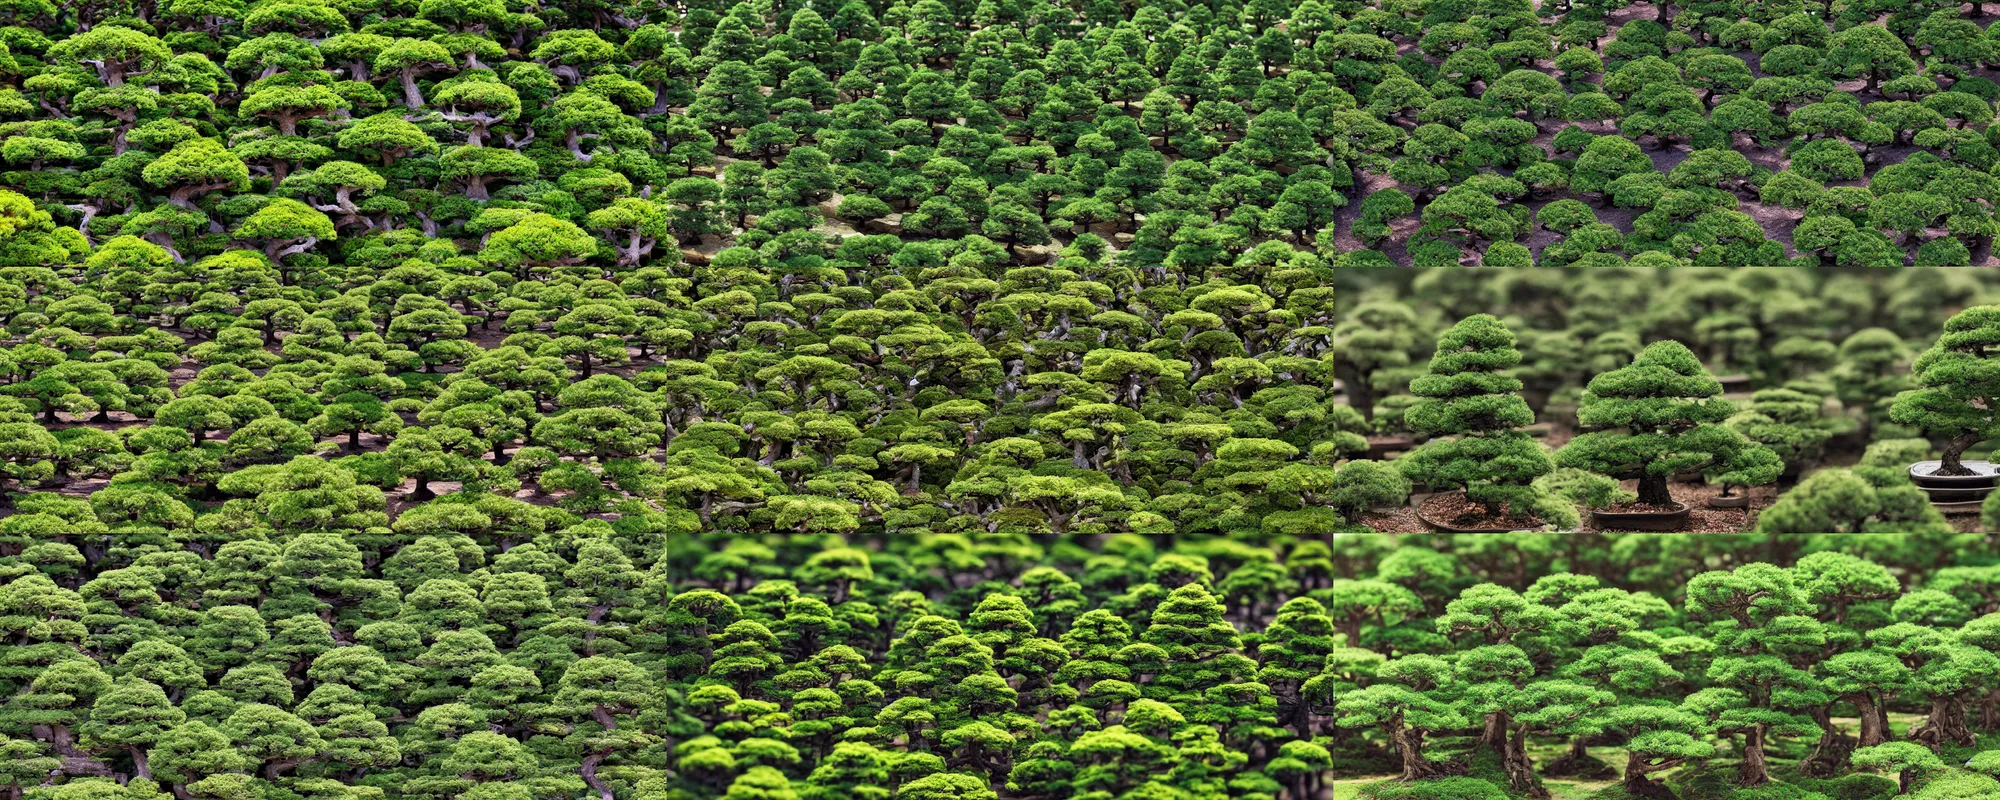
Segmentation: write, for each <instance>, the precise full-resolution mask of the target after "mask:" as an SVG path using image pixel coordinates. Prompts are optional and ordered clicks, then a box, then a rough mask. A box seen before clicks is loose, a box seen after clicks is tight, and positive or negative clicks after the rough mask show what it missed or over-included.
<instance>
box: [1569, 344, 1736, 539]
mask: <svg viewBox="0 0 2000 800" xmlns="http://www.w3.org/2000/svg"><path fill="white" fill-rule="evenodd" d="M1721 394H1722V384H1720V383H1718V382H1716V380H1715V377H1714V376H1712V375H1710V374H1708V370H1707V369H1704V368H1703V367H1702V365H1701V361H1700V360H1698V359H1696V358H1695V357H1694V353H1692V352H1689V351H1688V349H1687V346H1686V345H1683V344H1681V343H1680V342H1676V341H1671V340H1669V341H1664V342H1654V343H1652V344H1650V345H1647V346H1646V349H1645V350H1642V351H1640V352H1639V356H1638V358H1635V359H1633V360H1632V364H1631V365H1630V366H1626V367H1620V368H1618V369H1614V370H1612V371H1610V372H1606V373H1603V374H1600V375H1598V376H1597V377H1595V378H1592V379H1591V381H1590V385H1589V386H1588V387H1586V388H1585V390H1584V393H1583V402H1582V404H1581V405H1580V406H1579V407H1578V409H1577V422H1578V424H1580V425H1581V426H1583V427H1584V428H1587V429H1591V430H1590V431H1589V432H1587V433H1584V434H1581V435H1579V436H1577V437H1576V438H1575V439H1572V440H1570V443H1569V444H1567V445H1565V446H1564V447H1563V449H1562V451H1561V452H1559V453H1557V454H1556V465H1557V466H1562V467H1576V468H1578V469H1586V470H1590V471H1592V472H1596V473H1600V474H1604V475H1610V476H1613V477H1624V476H1635V477H1637V478H1638V479H1639V502H1641V503H1644V504H1646V505H1651V506H1671V505H1673V504H1674V498H1673V494H1672V492H1670V491H1669V490H1668V487H1667V480H1668V478H1670V477H1672V476H1673V475H1674V473H1677V472H1694V471H1708V470H1712V469H1714V468H1717V467H1726V466H1728V465H1732V464H1737V463H1740V462H1739V461H1738V459H1739V458H1740V457H1741V451H1742V450H1743V449H1745V448H1751V447H1761V446H1762V445H1759V444H1756V443H1754V442H1751V441H1750V440H1748V439H1745V438H1743V434H1740V433H1737V432H1736V431H1733V430H1730V429H1728V428H1726V427H1723V426H1722V425H1719V424H1717V423H1719V422H1721V421H1722V420H1725V419H1728V418H1729V416H1730V415H1731V414H1733V413H1735V410H1736V409H1735V406H1734V405H1733V404H1731V403H1730V402H1729V401H1727V400H1724V399H1722V398H1721V397H1720V396H1719V395H1721Z"/></svg>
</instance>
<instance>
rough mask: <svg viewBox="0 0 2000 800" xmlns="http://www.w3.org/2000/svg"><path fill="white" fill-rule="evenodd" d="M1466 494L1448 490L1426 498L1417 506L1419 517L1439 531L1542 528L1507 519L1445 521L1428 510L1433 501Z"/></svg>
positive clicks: (1504, 530) (1517, 530) (1465, 531)
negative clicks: (1468, 523)
mask: <svg viewBox="0 0 2000 800" xmlns="http://www.w3.org/2000/svg"><path fill="white" fill-rule="evenodd" d="M1464 496H1465V492H1462V491H1461V492H1446V493H1444V494H1438V495H1433V496H1431V497H1430V498H1428V499H1426V500H1424V501H1423V502H1421V503H1418V504H1417V507H1416V512H1417V519H1418V520H1419V521H1421V522H1423V523H1424V527H1426V528H1430V529H1431V530H1434V531H1437V532H1438V533H1516V532H1519V531H1533V530H1539V529H1540V528H1541V526H1540V525H1531V526H1526V527H1521V526H1518V525H1515V524H1510V523H1508V522H1505V521H1491V522H1487V523H1483V524H1473V525H1470V526H1468V525H1466V524H1461V523H1459V522H1458V521H1456V520H1453V521H1445V520H1442V519H1439V518H1438V517H1437V516H1436V515H1435V514H1433V513H1432V512H1430V511H1427V510H1426V509H1427V508H1428V507H1429V506H1431V504H1433V503H1436V502H1439V501H1449V500H1452V499H1455V498H1459V497H1464Z"/></svg>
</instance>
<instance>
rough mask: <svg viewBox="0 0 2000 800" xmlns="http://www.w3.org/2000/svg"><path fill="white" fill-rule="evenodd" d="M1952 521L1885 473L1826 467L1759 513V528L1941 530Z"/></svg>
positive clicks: (1789, 530) (1897, 477) (1762, 530)
mask: <svg viewBox="0 0 2000 800" xmlns="http://www.w3.org/2000/svg"><path fill="white" fill-rule="evenodd" d="M1950 530H1951V526H1950V523H1948V522H1946V521H1945V519H1944V516H1943V515H1941V514H1939V513H1938V511H1937V509H1936V508H1935V507H1933V506H1932V505H1931V504H1930V502H1929V501H1928V500H1926V499H1925V497H1924V493H1923V490H1921V489H1918V488H1917V487H1916V486H1913V485H1911V484H1910V482H1909V480H1908V479H1907V478H1904V477H1902V476H1900V475H1894V474H1887V473H1885V472H1884V471H1879V470H1878V471H1873V472H1870V471H1867V470H1861V469H1855V470H1846V469H1823V470H1820V471H1818V472H1815V473H1813V474H1812V475H1810V476H1808V477H1807V478H1806V479H1805V480H1803V481H1800V482H1799V485H1798V486H1795V487H1793V488H1792V490H1791V491H1789V492H1786V493H1784V495H1783V496H1781V497H1779V498H1778V502H1776V503H1772V504H1771V507H1770V508H1768V509H1765V510H1764V513H1762V514H1759V515H1758V516H1757V532H1759V533H1767V534H1779V533H1942V532H1948V531H1950Z"/></svg>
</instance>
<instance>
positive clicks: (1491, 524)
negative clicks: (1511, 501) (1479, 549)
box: [1418, 492, 1547, 533]
mask: <svg viewBox="0 0 2000 800" xmlns="http://www.w3.org/2000/svg"><path fill="white" fill-rule="evenodd" d="M1418 509H1419V511H1420V514H1421V517H1422V518H1429V519H1433V520H1437V521H1438V522H1442V523H1444V524H1446V525H1450V526H1452V527H1454V528H1468V529H1475V530H1476V531H1491V532H1494V533H1504V532H1508V531H1518V530H1529V529H1536V528H1541V527H1542V526H1544V525H1546V524H1547V523H1544V522H1542V521H1541V520H1540V519H1537V518H1535V517H1532V516H1527V515H1522V514H1514V515H1509V516H1504V517H1492V516H1488V515H1487V513H1486V508H1485V506H1482V505H1480V504H1478V503H1474V502H1472V501H1470V500H1467V499H1465V494H1464V493H1462V492H1447V493H1444V494H1435V495H1431V497H1430V499H1428V500H1425V501H1423V503H1422V504H1420V505H1419V506H1418ZM1418 524H1420V525H1421V524H1422V520H1421V518H1420V519H1419V522H1418Z"/></svg>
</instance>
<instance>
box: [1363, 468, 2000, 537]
mask: <svg viewBox="0 0 2000 800" xmlns="http://www.w3.org/2000/svg"><path fill="white" fill-rule="evenodd" d="M1633 483H1634V482H1632V481H1627V482H1626V488H1628V489H1630V488H1633ZM1673 491H1674V499H1677V500H1679V501H1681V502H1683V503H1686V504H1688V507H1689V510H1690V513H1689V514H1688V527H1687V529H1686V530H1685V531H1683V532H1684V533H1742V532H1745V531H1748V530H1750V529H1752V528H1754V527H1756V510H1757V509H1761V508H1768V507H1769V506H1770V505H1771V503H1772V502H1774V501H1776V500H1777V498H1778V490H1777V489H1776V487H1771V486H1758V487H1755V488H1753V489H1751V490H1750V499H1751V505H1752V508H1750V509H1741V508H1709V507H1708V499H1709V498H1711V497H1715V496H1717V495H1719V494H1721V493H1722V489H1721V487H1717V486H1704V485H1700V484H1691V483H1678V484H1674V488H1673ZM1430 497H1431V496H1428V495H1425V496H1418V497H1416V498H1412V501H1413V503H1417V504H1420V503H1424V502H1427V501H1428V500H1429V499H1430ZM1426 513H1428V512H1426ZM1964 519H1968V518H1965V517H1958V518H1954V520H1953V521H1954V522H1955V523H1956V522H1958V521H1960V520H1964ZM1969 519H1971V520H1972V521H1973V522H1974V523H1976V522H1977V521H1978V518H1977V517H1972V518H1969ZM1356 521H1357V522H1360V523H1361V524H1363V525H1366V526H1368V527H1370V528H1373V529H1375V530H1377V531H1381V532H1382V533H1430V532H1431V530H1430V528H1428V527H1425V526H1424V523H1423V520H1420V519H1418V518H1417V512H1416V509H1415V508H1414V507H1413V506H1403V507H1401V508H1394V509H1377V510H1375V511H1372V512H1369V513H1367V514H1363V515H1361V518H1360V519H1358V520H1356ZM1578 532H1579V533H1604V532H1607V531H1601V530H1599V529H1598V528H1597V527H1596V526H1594V525H1591V524H1590V515H1589V514H1585V515H1584V518H1583V527H1582V528H1581V529H1579V531H1578Z"/></svg>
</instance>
